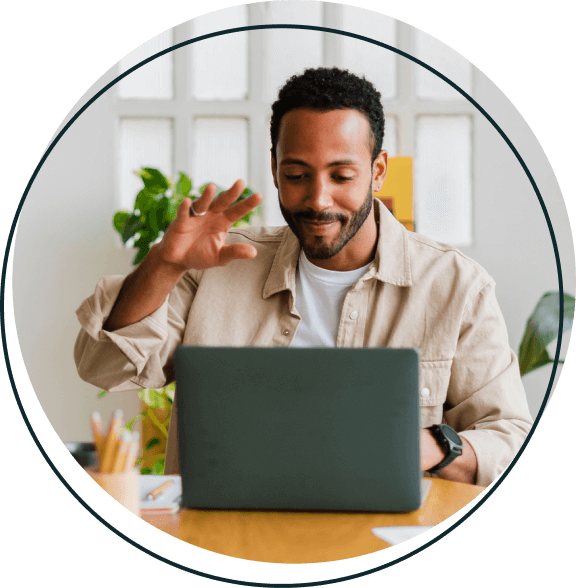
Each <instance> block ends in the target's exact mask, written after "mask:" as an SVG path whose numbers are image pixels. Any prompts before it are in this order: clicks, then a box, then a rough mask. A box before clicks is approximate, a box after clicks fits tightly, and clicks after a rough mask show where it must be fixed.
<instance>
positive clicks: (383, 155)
mask: <svg viewBox="0 0 576 588" xmlns="http://www.w3.org/2000/svg"><path fill="white" fill-rule="evenodd" d="M387 171H388V151H386V150H383V151H380V153H379V154H378V157H376V160H375V161H374V164H373V165H372V193H373V194H375V193H376V192H380V190H381V189H382V185H383V184H384V180H385V179H386V172H387Z"/></svg>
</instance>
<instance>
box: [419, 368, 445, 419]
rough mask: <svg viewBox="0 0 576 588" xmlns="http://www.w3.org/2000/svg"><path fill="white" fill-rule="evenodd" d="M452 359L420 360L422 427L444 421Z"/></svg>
mask: <svg viewBox="0 0 576 588" xmlns="http://www.w3.org/2000/svg"><path fill="white" fill-rule="evenodd" d="M451 368H452V360H451V359H448V360H442V361H426V360H423V361H421V362H420V389H419V399H420V427H421V428H423V429H424V428H426V427H429V426H430V425H434V424H440V423H441V422H442V421H443V414H444V403H445V402H446V396H447V394H448V384H449V383H450V370H451Z"/></svg>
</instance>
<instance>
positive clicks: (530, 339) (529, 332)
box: [518, 292, 574, 376]
mask: <svg viewBox="0 0 576 588" xmlns="http://www.w3.org/2000/svg"><path fill="white" fill-rule="evenodd" d="M562 309H563V314H564V316H563V321H562V332H563V333H564V332H565V331H568V330H569V329H571V328H572V322H573V320H574V296H571V295H570V294H564V298H563V301H562ZM559 324H560V292H546V294H544V295H543V296H542V298H540V300H539V301H538V304H537V305H536V308H535V309H534V311H533V312H532V314H531V315H530V318H529V319H528V322H527V323H526V330H525V331H524V336H523V337H522V342H521V343H520V349H519V351H518V361H519V363H520V374H521V375H522V376H524V375H525V374H527V373H529V372H531V371H532V370H535V369H537V368H540V367H542V366H544V365H547V364H549V363H553V362H554V360H553V359H552V358H551V357H550V355H549V354H548V351H547V350H546V346H547V345H549V344H550V343H551V342H552V341H554V339H556V337H558V326H559ZM559 363H564V361H563V360H559Z"/></svg>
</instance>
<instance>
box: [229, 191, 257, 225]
mask: <svg viewBox="0 0 576 588" xmlns="http://www.w3.org/2000/svg"><path fill="white" fill-rule="evenodd" d="M262 200H263V198H262V194H259V193H256V194H252V195H250V196H248V198H246V199H245V200H241V201H240V202H238V204H235V205H234V206H230V207H229V208H228V210H226V212H225V215H226V218H227V219H228V220H229V221H230V222H231V223H235V222H236V221H237V220H240V219H241V218H243V217H244V216H246V215H247V214H248V213H249V212H250V211H251V210H254V209H255V208H256V207H257V206H259V205H260V204H262Z"/></svg>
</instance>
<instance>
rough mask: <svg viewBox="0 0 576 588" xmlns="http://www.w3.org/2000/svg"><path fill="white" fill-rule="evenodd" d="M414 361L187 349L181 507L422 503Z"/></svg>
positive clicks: (401, 507)
mask: <svg viewBox="0 0 576 588" xmlns="http://www.w3.org/2000/svg"><path fill="white" fill-rule="evenodd" d="M418 364H419V358H418V351H417V350H414V349H388V348H371V349H341V348H336V349H334V348H306V349H303V348H293V349H289V348H256V347H244V348H217V347H186V346H180V347H179V348H178V349H177V350H176V353H175V369H176V383H177V392H176V402H177V405H178V438H179V457H180V470H181V475H182V485H183V494H182V505H183V506H184V507H190V508H211V509H271V510H328V511H334V510H337V511H378V512H404V511H410V510H416V509H418V508H419V506H420V499H421V495H420V492H421V490H420V480H421V477H422V472H421V470H420V448H419V439H420V431H419V429H420V426H419V420H420V415H419V399H418Z"/></svg>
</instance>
